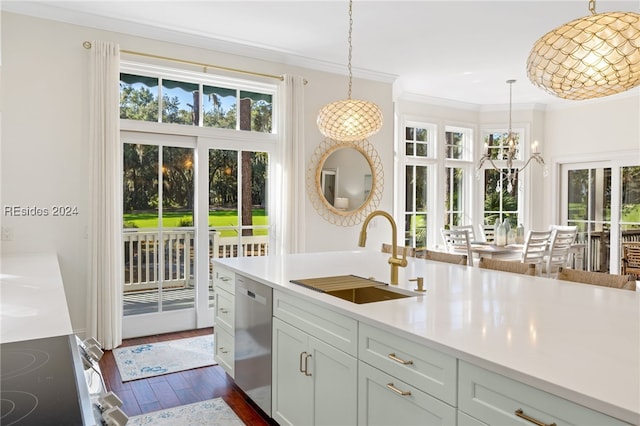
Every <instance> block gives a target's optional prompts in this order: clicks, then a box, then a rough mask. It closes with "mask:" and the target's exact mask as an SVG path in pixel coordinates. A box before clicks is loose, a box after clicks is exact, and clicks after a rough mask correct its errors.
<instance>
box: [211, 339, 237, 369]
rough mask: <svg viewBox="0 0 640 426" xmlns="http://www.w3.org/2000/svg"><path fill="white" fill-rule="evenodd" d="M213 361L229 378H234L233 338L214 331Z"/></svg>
mask: <svg viewBox="0 0 640 426" xmlns="http://www.w3.org/2000/svg"><path fill="white" fill-rule="evenodd" d="M214 338H215V341H216V342H215V343H216V344H215V353H214V355H215V360H216V362H217V363H218V364H219V365H220V367H222V368H223V369H224V370H225V371H226V372H227V374H228V375H229V376H231V377H234V368H233V366H234V351H235V348H234V343H233V336H232V335H230V334H229V333H227V332H225V331H216V332H215V333H214Z"/></svg>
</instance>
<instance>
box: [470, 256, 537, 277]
mask: <svg viewBox="0 0 640 426" xmlns="http://www.w3.org/2000/svg"><path fill="white" fill-rule="evenodd" d="M478 267H479V268H481V269H493V270H494V271H504V272H513V273H516V274H523V275H532V276H536V275H538V273H537V268H536V264H535V263H520V262H511V261H508V260H498V259H489V258H486V257H480V261H479V262H478Z"/></svg>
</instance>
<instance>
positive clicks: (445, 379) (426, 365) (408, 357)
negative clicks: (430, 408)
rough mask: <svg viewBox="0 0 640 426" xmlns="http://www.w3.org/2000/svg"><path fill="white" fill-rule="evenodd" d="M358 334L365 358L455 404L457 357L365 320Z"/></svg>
mask: <svg viewBox="0 0 640 426" xmlns="http://www.w3.org/2000/svg"><path fill="white" fill-rule="evenodd" d="M359 335H360V337H359V341H360V346H359V351H358V352H359V358H360V359H361V360H362V361H365V362H367V363H368V364H371V365H373V366H374V367H377V368H379V369H380V370H382V371H385V372H387V373H389V374H391V375H392V376H395V377H397V378H399V379H400V380H403V381H405V382H407V383H409V384H411V385H412V386H415V387H416V388H418V389H420V390H422V391H424V392H427V393H429V394H431V395H433V396H435V397H436V398H439V399H441V400H443V401H444V402H446V403H448V404H451V405H453V406H455V405H456V396H457V395H456V386H457V373H456V368H457V360H456V358H454V357H452V356H449V355H446V354H443V353H442V352H439V351H436V350H434V349H430V348H428V347H426V346H423V345H420V344H418V343H415V342H412V341H410V340H407V339H405V338H403V337H399V336H398V335H395V334H392V333H389V332H386V331H383V330H380V329H377V328H374V327H372V326H369V325H367V324H364V323H360V333H359Z"/></svg>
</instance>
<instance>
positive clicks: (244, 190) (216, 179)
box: [209, 149, 270, 305]
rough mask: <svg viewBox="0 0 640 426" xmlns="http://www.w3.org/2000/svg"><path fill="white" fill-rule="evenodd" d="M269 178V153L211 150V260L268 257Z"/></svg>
mask: <svg viewBox="0 0 640 426" xmlns="http://www.w3.org/2000/svg"><path fill="white" fill-rule="evenodd" d="M268 175H269V156H268V154H267V153H264V152H249V151H234V150H222V149H212V150H209V257H210V258H212V257H237V256H266V255H268V254H269V228H270V222H269V215H268V211H267V204H268V194H267V188H268ZM209 267H210V268H212V265H210V266H209ZM210 272H211V276H213V269H210ZM210 289H211V291H210V298H209V303H210V305H212V304H213V302H214V300H213V288H212V287H210Z"/></svg>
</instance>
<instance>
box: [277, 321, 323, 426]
mask: <svg viewBox="0 0 640 426" xmlns="http://www.w3.org/2000/svg"><path fill="white" fill-rule="evenodd" d="M308 347H309V336H308V335H307V334H306V333H305V332H303V331H301V330H298V329H297V328H295V327H292V326H290V325H289V324H287V323H285V322H282V321H280V320H279V319H278V318H274V319H273V363H272V367H273V376H272V377H273V379H272V382H273V386H272V410H271V413H272V417H273V419H274V420H276V421H277V422H278V423H279V424H281V425H311V424H312V421H313V395H312V393H313V388H312V385H313V382H312V381H311V380H310V379H311V377H313V376H306V375H305V373H304V371H301V369H302V368H304V363H305V357H306V356H307V355H311V354H310V352H309V349H308ZM306 361H307V364H308V363H309V361H310V360H308V359H307V360H306ZM311 374H313V373H311Z"/></svg>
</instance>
